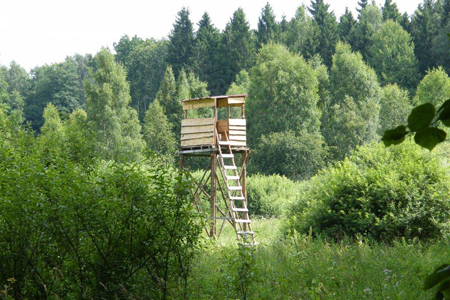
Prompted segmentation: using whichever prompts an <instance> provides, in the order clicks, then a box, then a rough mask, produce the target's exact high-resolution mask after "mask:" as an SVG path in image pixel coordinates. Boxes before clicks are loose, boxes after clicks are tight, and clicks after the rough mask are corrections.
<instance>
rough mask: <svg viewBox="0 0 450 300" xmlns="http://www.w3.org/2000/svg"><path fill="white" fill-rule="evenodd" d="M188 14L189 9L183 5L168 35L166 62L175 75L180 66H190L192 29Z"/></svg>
mask: <svg viewBox="0 0 450 300" xmlns="http://www.w3.org/2000/svg"><path fill="white" fill-rule="evenodd" d="M189 14H190V12H189V9H187V8H185V7H183V8H182V9H181V11H179V12H178V14H177V19H176V20H175V23H174V24H173V29H172V31H171V33H170V35H169V48H168V51H167V63H168V64H169V65H171V66H172V68H173V72H174V74H175V76H178V74H179V72H180V71H181V69H182V68H184V69H188V70H189V69H191V68H192V65H191V64H192V55H193V50H194V29H193V25H192V22H191V20H190V19H189Z"/></svg>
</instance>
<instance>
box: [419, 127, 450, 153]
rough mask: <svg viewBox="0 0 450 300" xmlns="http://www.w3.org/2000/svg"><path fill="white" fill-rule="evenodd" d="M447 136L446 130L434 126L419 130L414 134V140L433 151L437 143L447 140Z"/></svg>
mask: <svg viewBox="0 0 450 300" xmlns="http://www.w3.org/2000/svg"><path fill="white" fill-rule="evenodd" d="M446 137H447V134H446V133H445V131H444V130H442V129H439V128H435V127H432V128H425V129H424V130H421V131H419V132H417V133H416V135H415V136H414V141H415V142H416V144H418V145H420V146H422V147H424V148H427V149H428V150H430V151H431V150H433V148H434V147H436V145H437V144H439V143H442V142H443V141H445V138H446Z"/></svg>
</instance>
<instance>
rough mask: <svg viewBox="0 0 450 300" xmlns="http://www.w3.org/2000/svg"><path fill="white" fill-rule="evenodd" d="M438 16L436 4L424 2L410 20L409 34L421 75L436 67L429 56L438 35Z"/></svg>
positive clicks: (429, 1) (431, 1) (428, 0)
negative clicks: (410, 33) (410, 34)
mask: <svg viewBox="0 0 450 300" xmlns="http://www.w3.org/2000/svg"><path fill="white" fill-rule="evenodd" d="M440 24H441V22H440V14H439V9H438V5H437V2H435V1H434V0H424V2H423V3H422V4H419V7H418V8H417V10H416V11H415V12H414V15H413V17H412V20H411V32H412V38H413V41H414V45H415V48H414V53H415V55H416V57H417V59H418V60H419V69H420V72H421V73H422V74H425V72H426V71H427V70H428V69H431V68H433V67H435V66H436V63H435V59H434V58H433V57H432V56H431V55H430V49H432V47H433V39H434V38H435V37H436V36H437V35H438V34H439V27H440Z"/></svg>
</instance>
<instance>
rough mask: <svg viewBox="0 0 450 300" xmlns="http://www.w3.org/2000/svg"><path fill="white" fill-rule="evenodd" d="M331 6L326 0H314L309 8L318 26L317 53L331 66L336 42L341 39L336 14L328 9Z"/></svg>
mask: <svg viewBox="0 0 450 300" xmlns="http://www.w3.org/2000/svg"><path fill="white" fill-rule="evenodd" d="M329 7H330V5H329V4H325V3H324V0H312V1H311V7H310V8H308V10H309V12H310V13H311V15H312V17H313V19H314V24H315V26H316V37H315V38H316V40H317V53H319V54H320V56H322V59H323V60H324V63H325V65H327V66H328V67H330V66H331V59H332V56H333V54H334V50H335V48H336V43H337V42H338V41H339V31H338V25H337V21H336V16H335V15H334V13H333V12H329V11H328V9H329Z"/></svg>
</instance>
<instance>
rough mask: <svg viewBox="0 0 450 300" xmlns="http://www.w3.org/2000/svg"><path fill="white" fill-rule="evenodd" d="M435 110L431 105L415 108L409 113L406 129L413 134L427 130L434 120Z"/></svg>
mask: <svg viewBox="0 0 450 300" xmlns="http://www.w3.org/2000/svg"><path fill="white" fill-rule="evenodd" d="M435 114H436V109H435V108H434V105H433V104H431V103H425V104H422V105H420V106H417V107H416V108H414V109H413V110H412V111H411V114H410V115H409V117H408V127H409V129H411V131H413V132H417V131H420V130H423V129H425V128H427V127H428V126H429V125H430V124H431V122H432V121H433V119H434V116H435Z"/></svg>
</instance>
